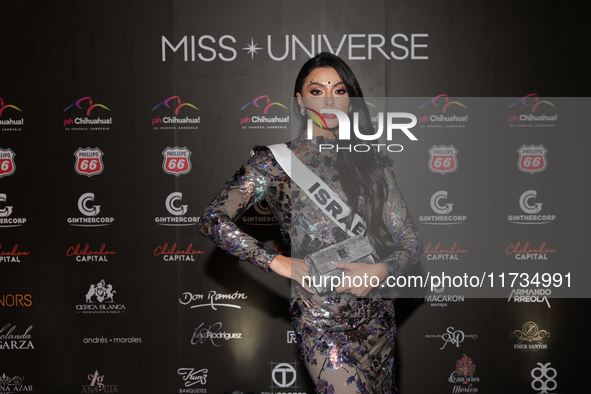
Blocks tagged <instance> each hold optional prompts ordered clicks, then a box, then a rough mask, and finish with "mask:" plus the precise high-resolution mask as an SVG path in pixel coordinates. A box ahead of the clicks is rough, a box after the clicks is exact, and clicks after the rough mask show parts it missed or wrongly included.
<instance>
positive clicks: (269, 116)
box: [240, 95, 289, 130]
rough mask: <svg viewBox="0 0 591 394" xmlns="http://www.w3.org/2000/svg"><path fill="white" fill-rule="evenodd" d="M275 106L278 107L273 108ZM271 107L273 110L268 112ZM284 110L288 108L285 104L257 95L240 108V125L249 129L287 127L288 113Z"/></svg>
mask: <svg viewBox="0 0 591 394" xmlns="http://www.w3.org/2000/svg"><path fill="white" fill-rule="evenodd" d="M251 105H252V106H251ZM275 106H277V107H278V108H277V110H275ZM272 107H273V108H274V110H273V111H270V112H271V113H269V110H270V109H271V108H272ZM281 108H283V109H281ZM261 111H262V114H261ZM286 111H289V109H288V108H287V107H286V106H285V105H283V104H281V103H279V102H271V99H270V98H269V96H267V95H263V96H259V97H257V98H255V99H254V100H252V101H250V102H248V103H246V104H245V105H244V106H243V107H242V108H240V112H241V116H240V125H241V126H242V129H250V130H252V129H265V130H268V129H287V127H288V124H289V114H288V113H286Z"/></svg>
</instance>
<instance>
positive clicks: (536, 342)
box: [511, 321, 550, 351]
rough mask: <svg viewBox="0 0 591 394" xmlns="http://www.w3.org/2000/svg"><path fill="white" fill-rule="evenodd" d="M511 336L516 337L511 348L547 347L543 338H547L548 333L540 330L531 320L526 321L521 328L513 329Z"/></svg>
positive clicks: (531, 349)
mask: <svg viewBox="0 0 591 394" xmlns="http://www.w3.org/2000/svg"><path fill="white" fill-rule="evenodd" d="M511 336H512V337H514V338H516V339H517V343H516V344H514V345H513V349H517V350H529V351H538V350H546V349H548V344H546V343H544V339H546V338H548V337H549V336H550V333H549V332H548V331H546V330H540V329H539V328H538V325H537V324H536V323H535V322H533V321H528V322H526V323H525V324H524V325H523V327H522V328H521V330H515V331H513V332H512V333H511Z"/></svg>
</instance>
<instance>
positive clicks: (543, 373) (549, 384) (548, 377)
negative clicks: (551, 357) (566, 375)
mask: <svg viewBox="0 0 591 394" xmlns="http://www.w3.org/2000/svg"><path fill="white" fill-rule="evenodd" d="M537 364H538V365H539V366H538V367H536V368H533V369H532V370H531V377H532V378H533V381H532V382H531V387H532V389H534V390H536V391H537V392H539V393H540V394H547V393H548V390H550V392H554V390H556V388H557V387H558V383H557V382H556V380H555V378H556V376H557V375H558V372H557V371H556V369H555V368H552V367H550V365H551V363H546V364H542V363H537Z"/></svg>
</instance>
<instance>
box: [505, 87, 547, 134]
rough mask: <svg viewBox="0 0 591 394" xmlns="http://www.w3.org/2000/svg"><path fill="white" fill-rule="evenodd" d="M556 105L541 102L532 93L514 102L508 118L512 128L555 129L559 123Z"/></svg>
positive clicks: (544, 101)
mask: <svg viewBox="0 0 591 394" xmlns="http://www.w3.org/2000/svg"><path fill="white" fill-rule="evenodd" d="M555 108H556V105H554V104H553V103H551V102H550V101H548V100H540V97H538V95H537V94H536V93H530V94H528V95H525V96H523V97H522V98H520V99H518V100H516V101H515V102H513V103H512V104H511V105H510V106H509V109H512V111H514V112H513V113H511V115H509V116H508V122H509V124H510V127H554V126H555V123H556V122H557V121H558V114H557V113H556V109H555Z"/></svg>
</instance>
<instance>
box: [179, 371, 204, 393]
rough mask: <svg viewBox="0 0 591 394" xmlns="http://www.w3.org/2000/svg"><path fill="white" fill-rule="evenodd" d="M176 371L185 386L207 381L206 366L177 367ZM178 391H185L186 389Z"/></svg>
mask: <svg viewBox="0 0 591 394" xmlns="http://www.w3.org/2000/svg"><path fill="white" fill-rule="evenodd" d="M176 372H177V373H178V374H179V376H180V377H181V378H182V379H183V381H184V384H185V387H191V386H194V385H196V384H200V385H205V384H206V383H207V375H208V371H207V368H201V369H195V368H179V369H178V370H177V371H176ZM179 392H180V393H185V392H186V391H179Z"/></svg>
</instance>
